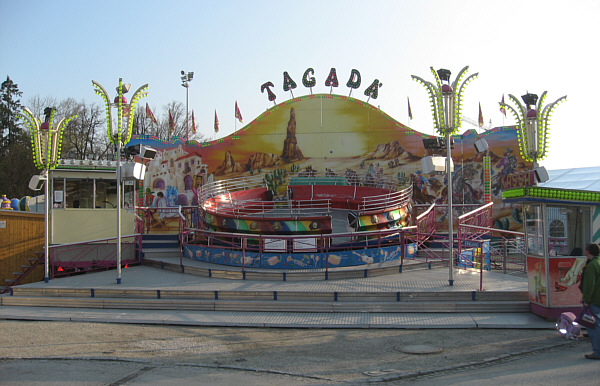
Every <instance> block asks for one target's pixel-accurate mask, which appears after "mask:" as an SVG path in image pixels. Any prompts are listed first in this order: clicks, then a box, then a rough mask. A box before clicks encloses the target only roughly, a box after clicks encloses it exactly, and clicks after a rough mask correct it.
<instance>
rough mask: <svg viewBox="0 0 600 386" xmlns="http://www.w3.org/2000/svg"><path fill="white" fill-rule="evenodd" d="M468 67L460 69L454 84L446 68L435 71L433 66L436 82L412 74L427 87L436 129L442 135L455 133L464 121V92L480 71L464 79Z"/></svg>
mask: <svg viewBox="0 0 600 386" xmlns="http://www.w3.org/2000/svg"><path fill="white" fill-rule="evenodd" d="M468 69H469V66H465V67H464V68H463V69H462V70H460V72H459V73H458V76H457V77H456V79H455V80H454V82H452V84H450V74H451V73H450V71H449V70H445V69H440V70H438V71H435V70H434V69H433V67H431V72H432V73H433V76H434V77H435V84H432V83H431V82H427V81H425V80H423V79H422V78H420V77H418V76H416V75H411V77H412V78H413V79H414V80H416V81H417V82H419V83H421V84H422V85H423V86H424V87H425V88H426V89H427V92H428V93H429V102H430V103H431V112H432V113H433V123H434V125H435V129H436V130H437V132H438V133H440V134H441V135H446V134H453V133H455V132H457V131H458V129H460V125H461V122H462V116H461V111H462V94H463V92H464V89H465V87H466V85H467V84H468V83H469V82H471V81H472V80H473V79H475V78H476V77H477V76H478V75H479V73H475V74H472V75H470V76H469V77H467V78H466V79H465V80H464V81H462V78H463V77H464V76H465V75H466V73H467V71H468ZM442 83H443V84H442Z"/></svg>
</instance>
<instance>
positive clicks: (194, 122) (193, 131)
mask: <svg viewBox="0 0 600 386" xmlns="http://www.w3.org/2000/svg"><path fill="white" fill-rule="evenodd" d="M192 133H194V134H196V119H194V110H192Z"/></svg>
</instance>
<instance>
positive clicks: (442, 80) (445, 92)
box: [411, 66, 479, 286]
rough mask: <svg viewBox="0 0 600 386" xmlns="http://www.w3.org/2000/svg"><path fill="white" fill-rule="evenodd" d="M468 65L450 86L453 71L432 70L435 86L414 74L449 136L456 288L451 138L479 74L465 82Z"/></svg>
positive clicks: (450, 266)
mask: <svg viewBox="0 0 600 386" xmlns="http://www.w3.org/2000/svg"><path fill="white" fill-rule="evenodd" d="M468 69H469V66H465V67H464V68H463V69H462V70H460V72H459V73H458V76H457V77H456V79H455V80H454V82H452V84H450V74H451V72H450V71H449V70H446V69H443V68H442V69H439V70H438V71H437V72H436V71H435V70H434V69H433V67H431V72H432V73H433V76H434V77H435V81H436V84H435V85H434V84H432V83H430V82H427V81H425V80H423V79H422V78H420V77H418V76H416V75H411V77H412V78H413V79H414V80H416V81H417V82H419V83H421V84H422V85H423V86H424V87H425V88H426V89H427V91H428V93H429V99H430V102H431V110H432V113H433V122H434V124H435V128H436V130H437V132H438V133H440V134H442V135H444V136H445V137H446V151H447V153H446V178H447V182H446V186H447V191H448V213H449V216H448V244H449V251H450V256H449V258H448V284H449V285H450V286H452V285H454V272H453V264H454V229H453V227H454V216H453V212H452V170H451V167H452V144H451V135H452V134H453V133H455V132H457V131H458V129H459V128H460V125H461V121H462V119H461V107H462V93H463V91H464V87H465V86H466V85H467V84H468V83H469V82H470V81H471V80H473V79H475V78H476V77H477V75H479V73H475V74H473V75H470V76H469V77H467V78H466V79H465V80H464V81H462V77H463V76H464V75H465V74H466V72H467V70H468Z"/></svg>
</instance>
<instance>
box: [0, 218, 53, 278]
mask: <svg viewBox="0 0 600 386" xmlns="http://www.w3.org/2000/svg"><path fill="white" fill-rule="evenodd" d="M43 251H44V214H39V213H31V212H13V211H8V210H0V287H3V286H5V285H6V284H5V279H14V278H15V275H13V272H21V271H22V268H21V266H27V265H29V264H30V261H29V259H30V258H34V257H36V252H43ZM43 279H44V264H40V265H39V266H38V267H36V269H35V270H34V271H33V272H32V273H31V274H29V275H28V276H27V277H25V278H24V279H23V281H22V282H21V284H24V283H32V282H36V281H41V280H43Z"/></svg>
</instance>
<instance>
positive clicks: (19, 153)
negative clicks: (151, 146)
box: [0, 76, 204, 198]
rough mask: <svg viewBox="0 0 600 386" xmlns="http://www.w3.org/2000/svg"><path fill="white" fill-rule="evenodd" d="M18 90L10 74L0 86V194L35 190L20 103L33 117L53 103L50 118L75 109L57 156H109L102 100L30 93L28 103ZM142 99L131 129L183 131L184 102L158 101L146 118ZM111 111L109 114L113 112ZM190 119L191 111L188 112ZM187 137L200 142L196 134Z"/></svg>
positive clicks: (161, 134) (162, 134)
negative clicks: (157, 108)
mask: <svg viewBox="0 0 600 386" xmlns="http://www.w3.org/2000/svg"><path fill="white" fill-rule="evenodd" d="M22 94H23V93H22V92H21V91H19V87H18V85H17V84H16V83H15V82H13V80H12V79H10V77H9V76H7V77H6V80H5V81H4V82H2V86H1V88H0V99H1V100H0V195H3V194H6V196H7V197H8V198H20V197H23V196H25V195H33V194H37V193H34V192H33V191H31V190H30V189H29V187H28V185H29V179H30V178H31V176H33V175H35V174H39V173H40V171H39V170H38V169H37V168H36V167H35V166H34V163H33V155H32V150H31V136H30V133H29V128H28V127H27V124H25V122H24V121H22V120H20V119H19V114H20V113H21V112H22V111H23V107H27V108H28V109H29V110H31V112H32V113H33V115H34V116H35V117H38V118H40V119H41V120H42V121H43V120H44V109H45V108H46V107H55V108H56V115H55V120H54V122H56V123H57V122H60V120H61V119H62V118H65V117H71V116H73V115H77V118H75V119H73V120H71V121H70V122H69V124H68V125H67V126H66V127H65V129H64V132H63V142H62V152H61V158H68V159H76V160H84V159H91V160H114V159H115V156H116V149H115V147H114V145H112V144H111V143H110V141H109V139H108V132H107V128H106V111H105V107H104V103H102V104H100V103H88V102H86V101H85V100H81V101H77V100H75V99H73V98H67V99H64V100H58V99H56V98H53V97H44V98H42V97H40V96H34V97H32V98H31V99H30V100H29V101H28V102H27V104H22V103H21V97H22ZM145 109H146V104H145V103H143V101H142V102H140V103H139V104H138V106H137V109H136V111H135V115H134V122H133V134H143V135H151V136H155V137H157V138H159V139H161V140H168V139H169V138H171V137H173V136H181V137H185V136H186V109H185V106H184V104H183V103H181V102H177V101H172V102H171V103H169V104H167V105H165V106H163V107H162V109H161V111H162V114H156V113H155V116H156V120H157V123H154V122H152V120H151V119H149V118H146V111H145ZM169 111H171V114H172V116H173V121H174V126H175V128H174V130H173V132H172V133H171V132H170V124H169ZM113 115H114V114H113ZM188 119H189V124H190V125H191V124H192V118H191V115H190V116H189V117H188ZM190 139H194V140H197V141H198V142H203V141H204V138H203V136H202V135H200V134H194V135H191V129H190Z"/></svg>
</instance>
